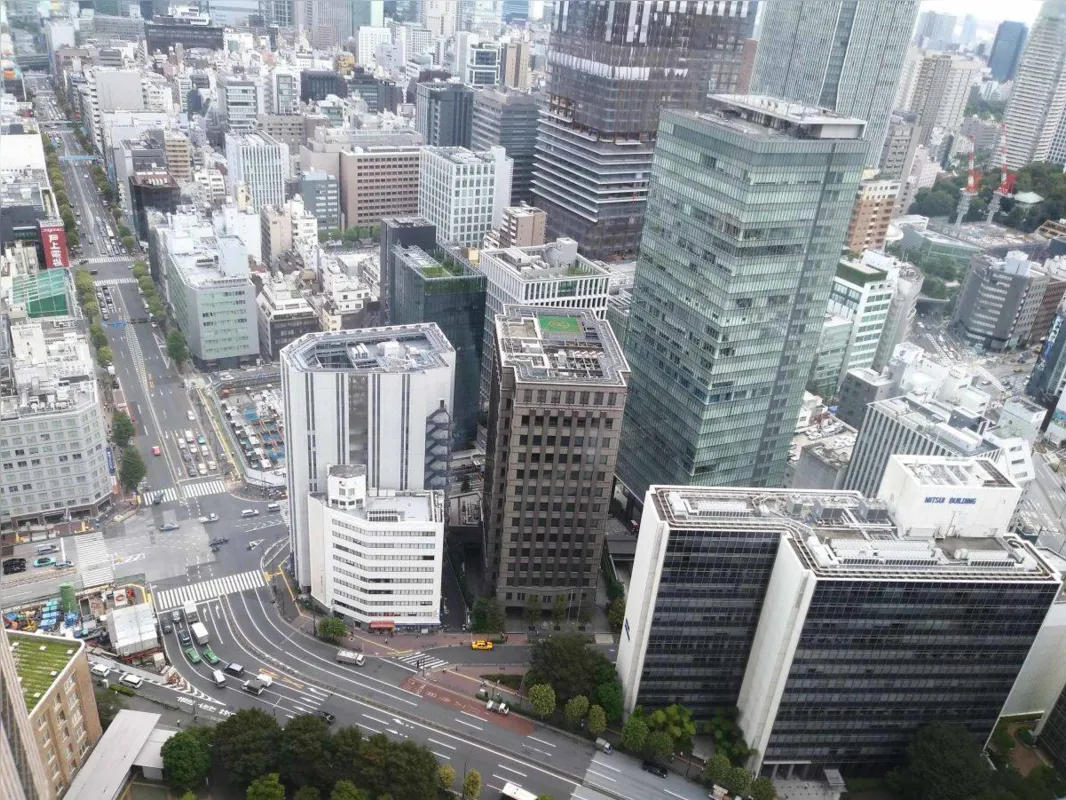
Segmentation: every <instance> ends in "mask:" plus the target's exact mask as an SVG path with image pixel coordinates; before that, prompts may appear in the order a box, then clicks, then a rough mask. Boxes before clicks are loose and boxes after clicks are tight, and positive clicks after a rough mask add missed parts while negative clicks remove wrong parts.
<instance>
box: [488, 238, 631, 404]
mask: <svg viewBox="0 0 1066 800" xmlns="http://www.w3.org/2000/svg"><path fill="white" fill-rule="evenodd" d="M478 269H480V270H481V271H482V272H483V273H485V278H486V280H487V282H488V283H487V289H486V292H487V294H486V297H485V323H484V324H485V336H484V340H485V342H486V344H487V345H488V344H489V343H491V342H492V341H493V336H495V331H496V316H497V315H498V314H503V313H504V312H505V311H506V309H507V306H511V305H516V306H519V305H520V306H527V307H529V306H545V307H550V308H587V309H589V310H590V311H592V313H593V314H595V315H596V316H597V317H598V318H599V319H605V318H606V314H607V305H608V300H609V296H610V282H611V274H610V271H609V270H608V268H607V265H606V264H604V263H603V262H602V261H592V260H590V259H587V258H585V257H584V256H582V255H579V254H578V247H577V242H575V241H573V240H572V239H559V240H558V241H556V242H552V243H551V244H546V245H541V246H539V247H521V248H518V247H512V248H508V249H501V250H491V249H490V250H482V251H481V253H480V260H479V262H478ZM494 352H495V351H494V349H493V348H492V347H491V345H490V346H487V347H486V348H485V355H484V358H483V359H482V362H481V402H482V405H484V404H485V403H487V402H488V399H489V391H490V388H491V385H492V366H493V359H494V357H495V356H494V355H493V353H494Z"/></svg>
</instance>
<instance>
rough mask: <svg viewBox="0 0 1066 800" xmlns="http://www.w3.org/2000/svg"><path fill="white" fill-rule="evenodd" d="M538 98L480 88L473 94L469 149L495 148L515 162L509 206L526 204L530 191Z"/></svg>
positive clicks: (526, 94) (535, 141)
mask: <svg viewBox="0 0 1066 800" xmlns="http://www.w3.org/2000/svg"><path fill="white" fill-rule="evenodd" d="M537 116H538V114H537V99H536V98H535V97H534V96H533V95H531V94H528V93H526V92H509V91H506V90H500V89H482V90H481V91H480V92H478V93H477V94H475V95H474V118H473V131H472V135H471V138H470V147H471V149H473V150H488V149H489V148H490V147H493V146H495V145H498V146H500V147H502V148H504V149H505V150H506V151H507V155H508V157H510V158H511V159H512V160H513V161H514V170H513V172H512V174H511V201H510V202H511V204H512V205H518V204H519V203H524V202H528V201H529V199H530V198H531V197H532V188H533V154H534V150H535V148H536V144H537Z"/></svg>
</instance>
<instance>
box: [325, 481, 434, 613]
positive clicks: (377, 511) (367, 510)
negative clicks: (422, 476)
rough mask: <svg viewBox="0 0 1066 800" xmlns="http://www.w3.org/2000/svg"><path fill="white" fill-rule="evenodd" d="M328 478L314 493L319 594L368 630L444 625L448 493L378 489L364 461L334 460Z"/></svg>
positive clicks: (327, 605)
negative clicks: (442, 604)
mask: <svg viewBox="0 0 1066 800" xmlns="http://www.w3.org/2000/svg"><path fill="white" fill-rule="evenodd" d="M325 483H326V489H325V491H323V492H318V493H315V494H312V495H311V496H310V497H309V498H308V499H307V513H308V527H309V528H310V530H312V531H313V532H314V535H312V536H311V537H310V554H309V555H310V562H311V565H312V567H311V597H313V598H314V599H315V601H316V602H317V603H319V604H320V605H321V606H324V607H325V608H328V609H329V610H330V611H331V612H333V613H335V614H339V615H340V616H342V617H344V618H346V619H348V620H351V621H353V622H354V623H355V624H356V625H357V626H358V627H360V628H363V629H367V630H383V631H393V630H400V631H419V630H422V629H424V628H437V627H438V626H439V625H440V624H441V617H440V613H441V609H440V597H441V578H442V575H443V572H444V492H441V491H420V490H407V491H396V490H392V489H376V488H374V487H372V486H369V485H367V470H366V467H365V466H364V465H362V464H358V465H349V464H345V465H339V464H337V465H332V466H330V467H329V469H328V472H327V477H326V481H325ZM381 548H388V556H387V558H386V557H383V556H382V555H381Z"/></svg>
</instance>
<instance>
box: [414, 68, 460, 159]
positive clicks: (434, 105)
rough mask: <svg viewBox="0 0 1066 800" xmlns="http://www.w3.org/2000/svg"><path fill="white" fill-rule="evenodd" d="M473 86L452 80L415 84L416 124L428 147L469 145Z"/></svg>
mask: <svg viewBox="0 0 1066 800" xmlns="http://www.w3.org/2000/svg"><path fill="white" fill-rule="evenodd" d="M473 117H474V90H473V89H471V88H470V87H469V86H464V85H463V84H461V83H455V82H453V81H432V82H430V83H420V84H418V85H417V86H416V87H415V128H416V129H417V130H418V132H419V133H420V134H421V135H422V144H424V145H427V146H429V147H470V134H471V130H472V125H473Z"/></svg>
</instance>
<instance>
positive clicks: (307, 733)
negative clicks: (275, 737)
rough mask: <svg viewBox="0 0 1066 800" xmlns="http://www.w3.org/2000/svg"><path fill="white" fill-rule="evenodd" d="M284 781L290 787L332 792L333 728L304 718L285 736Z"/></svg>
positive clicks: (296, 719) (291, 723)
mask: <svg viewBox="0 0 1066 800" xmlns="http://www.w3.org/2000/svg"><path fill="white" fill-rule="evenodd" d="M279 766H280V768H281V780H282V782H283V783H284V784H285V785H286V786H288V787H290V788H293V789H295V788H297V787H300V786H316V787H319V788H322V789H325V788H328V787H329V785H330V778H332V774H331V771H330V746H329V725H328V724H327V723H326V721H325V720H324V719H322V718H321V717H316V716H312V715H310V714H301V715H300V716H298V717H293V718H292V719H291V720H289V722H288V724H287V725H286V726H285V728H284V730H282V732H281V756H280V761H279Z"/></svg>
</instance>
